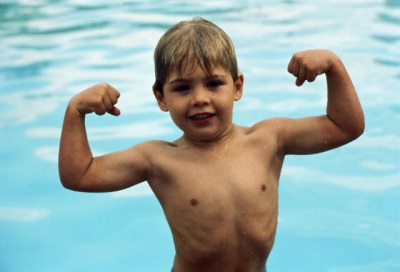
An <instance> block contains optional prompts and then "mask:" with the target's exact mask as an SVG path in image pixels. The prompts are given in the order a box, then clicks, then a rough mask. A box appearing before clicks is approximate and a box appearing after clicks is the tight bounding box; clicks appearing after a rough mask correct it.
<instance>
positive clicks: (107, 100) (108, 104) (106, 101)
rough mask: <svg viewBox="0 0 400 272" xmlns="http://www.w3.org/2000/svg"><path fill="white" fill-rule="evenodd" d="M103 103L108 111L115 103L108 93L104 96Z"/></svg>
mask: <svg viewBox="0 0 400 272" xmlns="http://www.w3.org/2000/svg"><path fill="white" fill-rule="evenodd" d="M103 105H104V107H105V109H106V111H107V112H109V111H110V110H111V109H112V108H113V106H114V104H113V103H112V102H111V99H110V97H109V96H108V95H106V96H104V97H103Z"/></svg>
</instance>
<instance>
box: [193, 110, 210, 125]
mask: <svg viewBox="0 0 400 272" xmlns="http://www.w3.org/2000/svg"><path fill="white" fill-rule="evenodd" d="M214 116H215V114H213V113H206V112H205V113H197V114H194V115H192V116H190V117H189V118H190V119H191V120H192V121H193V122H195V123H196V124H205V123H208V122H209V121H211V119H212V118H213V117H214Z"/></svg>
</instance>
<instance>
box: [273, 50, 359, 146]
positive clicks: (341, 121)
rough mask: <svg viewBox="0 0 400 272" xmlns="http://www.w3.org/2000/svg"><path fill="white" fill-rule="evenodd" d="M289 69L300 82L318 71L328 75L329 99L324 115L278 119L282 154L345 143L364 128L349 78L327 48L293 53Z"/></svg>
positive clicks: (310, 80)
mask: <svg viewBox="0 0 400 272" xmlns="http://www.w3.org/2000/svg"><path fill="white" fill-rule="evenodd" d="M288 71H289V72H290V73H292V74H293V75H294V76H295V77H296V78H297V79H296V85H297V86H301V85H302V84H303V83H304V82H305V81H306V80H307V81H309V82H312V81H314V80H315V78H316V77H317V76H318V75H320V74H325V75H326V79H327V89H328V103H327V113H326V115H324V116H318V117H309V118H301V119H296V120H294V119H281V120H280V122H281V123H282V125H281V128H282V129H281V130H280V131H279V135H278V139H279V141H280V145H281V147H282V149H283V152H284V154H310V153H317V152H323V151H326V150H329V149H332V148H336V147H338V146H341V145H344V144H346V143H348V142H350V141H353V140H354V139H356V138H358V137H359V136H360V135H361V134H362V133H363V131H364V126H365V125H364V115H363V111H362V108H361V105H360V102H359V100H358V97H357V93H356V91H355V89H354V86H353V84H352V82H351V79H350V77H349V75H348V73H347V71H346V69H345V67H344V65H343V64H342V62H341V60H340V59H339V58H338V57H337V56H336V55H335V54H334V53H332V52H330V51H327V50H310V51H303V52H299V53H297V54H295V55H294V56H293V57H292V59H291V61H290V63H289V66H288Z"/></svg>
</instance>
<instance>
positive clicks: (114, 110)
mask: <svg viewBox="0 0 400 272" xmlns="http://www.w3.org/2000/svg"><path fill="white" fill-rule="evenodd" d="M108 113H109V114H111V115H114V116H118V115H120V114H121V111H120V109H118V108H117V107H112V109H111V110H110V111H109V112H108Z"/></svg>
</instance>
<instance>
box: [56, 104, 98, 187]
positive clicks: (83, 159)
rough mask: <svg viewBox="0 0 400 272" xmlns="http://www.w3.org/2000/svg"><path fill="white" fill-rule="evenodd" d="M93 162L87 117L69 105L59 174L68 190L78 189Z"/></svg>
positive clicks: (60, 152) (60, 154) (62, 135)
mask: <svg viewBox="0 0 400 272" xmlns="http://www.w3.org/2000/svg"><path fill="white" fill-rule="evenodd" d="M92 160H93V156H92V152H91V150H90V147H89V143H88V139H87V134H86V129H85V115H82V114H80V113H79V112H78V110H77V109H76V108H74V107H73V106H71V105H69V106H68V108H67V110H66V113H65V117H64V124H63V128H62V133H61V140H60V150H59V163H58V167H59V174H60V179H61V182H62V184H63V185H64V186H65V187H66V188H76V187H77V185H78V184H79V182H80V180H81V179H82V177H83V176H84V175H85V173H86V171H87V170H88V168H89V166H90V164H91V162H92Z"/></svg>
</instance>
